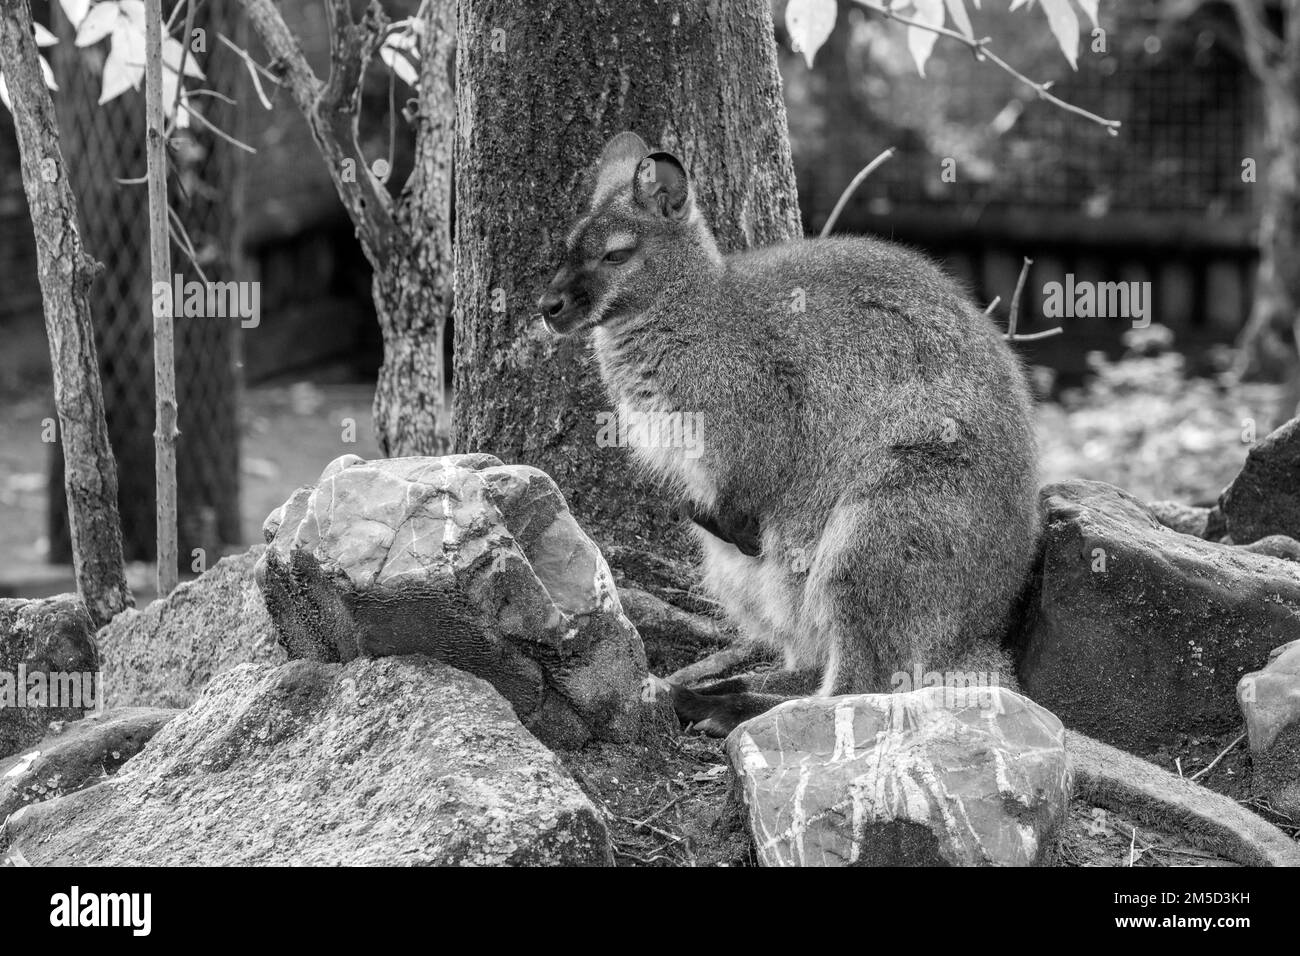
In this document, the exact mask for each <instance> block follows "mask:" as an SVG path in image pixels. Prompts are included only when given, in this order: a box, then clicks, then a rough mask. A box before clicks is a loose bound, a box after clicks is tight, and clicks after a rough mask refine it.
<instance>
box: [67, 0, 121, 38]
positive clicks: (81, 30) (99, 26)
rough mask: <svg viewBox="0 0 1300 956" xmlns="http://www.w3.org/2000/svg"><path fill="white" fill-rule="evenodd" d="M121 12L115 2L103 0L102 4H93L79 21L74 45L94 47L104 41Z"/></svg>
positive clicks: (115, 0)
mask: <svg viewBox="0 0 1300 956" xmlns="http://www.w3.org/2000/svg"><path fill="white" fill-rule="evenodd" d="M121 12H122V8H121V7H119V6H118V4H117V0H104V2H103V3H97V4H95V5H94V6H93V7H91V8H90V12H89V13H88V14H86V19H84V20H82V21H81V26H79V27H77V39H76V41H75V43H76V45H77V46H94V45H95V44H96V43H98V42H99V41H100V40H102V39H104V37H106V36H108V35H109V34H110V33H112V32H113V27H114V26H116V25H117V18H118V15H119V14H120V13H121Z"/></svg>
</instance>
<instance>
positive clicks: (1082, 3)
mask: <svg viewBox="0 0 1300 956" xmlns="http://www.w3.org/2000/svg"><path fill="white" fill-rule="evenodd" d="M1079 7H1080V9H1082V10H1083V12H1084V13H1086V14H1087V15H1088V19H1089V20H1091V21H1092V25H1093V27H1094V28H1096V27H1100V26H1101V24H1100V23H1099V22H1097V0H1079Z"/></svg>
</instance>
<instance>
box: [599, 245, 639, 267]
mask: <svg viewBox="0 0 1300 956" xmlns="http://www.w3.org/2000/svg"><path fill="white" fill-rule="evenodd" d="M634 252H636V246H627V247H626V248H623V249H610V250H609V251H608V252H606V253H605V258H604V259H603V260H602V261H603V262H608V263H609V264H610V265H613V266H616V265H619V264H620V263H623V262H627V260H629V259H631V258H632V253H634Z"/></svg>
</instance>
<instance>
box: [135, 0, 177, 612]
mask: <svg viewBox="0 0 1300 956" xmlns="http://www.w3.org/2000/svg"><path fill="white" fill-rule="evenodd" d="M144 43H145V68H144V98H145V126H146V128H145V145H146V155H147V158H148V161H149V168H148V173H149V263H150V271H151V273H152V275H153V293H154V294H153V299H152V301H153V303H154V309H153V381H154V410H155V419H154V433H153V440H154V484H155V487H156V488H157V492H158V597H160V598H164V597H166V596H167V595H168V594H170V593H171V591H172V589H173V588H175V587H176V579H177V574H178V570H177V554H176V436H177V435H178V434H179V432H178V430H177V428H176V366H175V351H174V349H175V346H174V344H173V337H172V332H173V329H172V301H173V293H172V291H171V289H172V276H171V271H172V266H171V237H170V231H169V229H168V223H167V142H166V139H165V131H166V116H165V114H164V113H163V101H162V95H163V94H162V0H146V2H145V34H144ZM163 303H165V306H164V307H161V308H160V307H159V306H162V305H163Z"/></svg>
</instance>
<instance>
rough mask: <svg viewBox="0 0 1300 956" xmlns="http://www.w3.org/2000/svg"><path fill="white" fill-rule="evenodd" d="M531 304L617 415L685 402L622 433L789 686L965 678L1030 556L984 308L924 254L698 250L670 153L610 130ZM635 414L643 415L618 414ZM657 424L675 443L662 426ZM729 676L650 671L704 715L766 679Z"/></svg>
mask: <svg viewBox="0 0 1300 956" xmlns="http://www.w3.org/2000/svg"><path fill="white" fill-rule="evenodd" d="M588 185H589V190H590V197H589V200H588V202H587V205H586V208H585V209H584V210H583V211H582V212H581V214H580V215H579V216H578V217H577V220H576V222H575V223H574V225H573V227H572V228H571V230H570V231H569V233H568V235H567V238H566V239H565V243H564V256H565V259H564V263H563V266H562V268H560V270H559V272H558V274H557V275H556V276H555V278H554V280H553V281H552V282H551V284H550V287H549V289H548V290H547V291H546V293H545V294H544V295H543V296H542V298H541V299H540V301H539V302H538V308H539V310H540V312H541V314H542V317H543V318H544V320H545V321H546V324H547V325H548V327H549V328H550V329H551V331H552V332H555V333H557V334H562V335H563V334H571V333H576V332H579V331H586V330H591V331H592V341H593V345H594V349H595V354H596V357H597V360H598V362H599V365H600V371H601V376H602V378H603V380H604V382H605V385H606V387H607V389H608V391H609V395H610V399H611V401H612V402H613V404H614V405H615V406H616V408H617V409H618V410H619V412H620V413H621V414H624V415H627V414H630V413H633V412H635V413H640V414H642V415H643V416H648V417H649V418H650V419H651V420H653V419H654V418H655V417H656V416H657V417H660V418H663V417H667V416H671V415H674V414H678V415H681V414H691V415H693V416H697V418H698V421H699V422H700V423H701V426H702V450H701V449H700V448H696V449H695V451H696V454H693V455H692V454H687V453H686V449H684V448H682V447H672V446H671V445H672V443H664V442H654V441H644V442H641V443H640V444H639V446H638V447H635V448H634V453H635V455H636V456H637V458H638V459H639V460H640V461H641V462H642V463H643V464H644V466H645V467H646V468H648V469H649V470H650V471H651V472H653V473H654V474H656V475H657V476H659V477H660V478H662V479H665V480H666V481H667V482H668V483H669V484H670V486H671V488H672V489H673V491H674V493H675V494H677V495H678V496H679V497H680V498H681V499H682V500H683V501H684V502H685V503H686V505H687V506H688V507H689V509H690V513H691V514H692V516H693V517H694V518H695V520H696V525H697V527H696V536H697V537H698V539H699V542H700V547H701V550H702V554H703V578H704V583H705V586H706V588H707V589H708V590H710V591H711V592H712V593H713V594H714V596H715V597H716V599H717V600H718V602H719V603H720V604H721V605H722V607H723V609H724V610H725V612H726V613H727V614H728V615H729V616H730V617H731V618H732V619H733V620H734V621H735V622H736V623H737V624H738V625H739V626H740V627H741V629H742V630H743V631H744V632H745V633H746V634H747V635H748V636H750V637H752V638H756V639H758V640H759V641H761V642H763V643H764V644H766V645H768V646H770V647H772V648H775V649H779V650H780V651H781V652H782V653H783V654H784V660H785V665H786V668H787V670H788V671H790V672H793V673H792V674H790V675H787V676H788V677H790V679H789V680H785V679H778V680H776V681H773V682H772V683H773V684H774V685H777V686H780V687H781V689H782V690H785V691H787V692H791V691H795V692H797V689H798V687H799V681H798V680H797V679H795V678H796V677H797V675H798V674H800V673H804V672H806V671H807V670H808V669H812V670H813V671H814V672H815V673H816V675H817V678H818V680H817V682H816V683H817V685H819V686H816V687H807V688H806V689H804V690H803V694H804V695H806V694H808V693H811V692H812V691H813V690H814V689H816V690H817V691H818V692H819V693H821V694H823V695H830V694H847V693H865V692H880V691H888V690H891V689H897V688H898V684H899V682H900V678H899V675H903V674H905V675H909V676H910V675H912V674H913V673H916V672H918V671H919V672H921V673H933V672H945V671H947V672H952V671H953V670H954V669H960V670H962V671H965V672H970V671H976V672H978V673H980V674H982V675H988V677H989V679H991V680H996V681H1000V682H1002V683H1004V684H1008V683H1009V684H1011V685H1012V686H1014V677H1013V676H1012V674H1011V673H1010V670H1009V668H1008V667H1007V661H1006V658H1005V656H1004V655H1003V653H1002V652H1001V650H1000V645H1001V642H1002V639H1003V637H1004V633H1005V631H1006V629H1007V625H1008V620H1009V617H1010V614H1011V612H1012V610H1013V607H1014V605H1015V604H1016V601H1017V598H1018V595H1019V593H1020V591H1021V589H1022V585H1023V584H1024V582H1025V580H1026V577H1027V574H1028V569H1029V566H1030V564H1031V561H1032V557H1033V553H1034V547H1035V541H1036V537H1037V522H1038V518H1037V475H1036V465H1035V447H1034V436H1033V427H1032V424H1031V401H1030V397H1029V392H1028V389H1027V387H1026V384H1025V378H1024V374H1023V371H1022V369H1021V367H1020V364H1019V362H1018V360H1017V358H1016V357H1015V355H1014V354H1013V352H1012V351H1011V349H1010V348H1009V346H1008V345H1007V344H1006V342H1005V341H1004V340H1003V337H1002V335H1001V334H1000V333H999V332H998V330H997V329H996V328H995V327H994V326H993V324H992V322H991V321H990V320H989V319H988V318H986V317H985V316H984V315H982V314H981V313H980V312H979V311H978V310H977V309H976V308H974V307H973V306H972V305H971V304H970V303H969V302H968V301H967V299H966V297H965V295H964V294H963V292H962V291H961V289H960V288H959V287H958V286H957V285H956V283H955V282H954V281H953V280H951V279H950V278H948V277H946V276H945V275H944V274H943V273H942V272H941V271H940V270H939V268H938V267H937V266H935V265H934V264H933V263H932V262H930V261H929V260H928V259H926V258H925V257H923V256H921V255H919V254H917V253H915V252H912V251H909V250H906V249H904V248H901V247H899V246H897V245H893V244H890V243H887V242H882V241H878V240H875V239H867V238H843V239H818V240H797V241H793V242H787V243H783V244H780V245H776V246H771V247H767V248H761V249H753V250H750V251H747V252H739V253H735V254H732V255H725V256H724V255H722V254H721V253H720V252H719V250H718V246H717V243H716V242H715V240H714V238H713V234H712V232H711V231H710V230H709V227H708V225H707V224H706V222H705V220H704V217H703V216H702V215H701V212H700V210H699V209H698V208H697V206H696V203H695V199H694V193H693V189H692V186H691V184H690V182H689V180H688V178H687V174H686V171H685V168H684V167H683V165H682V163H681V162H680V161H679V160H678V159H676V158H675V157H674V156H672V155H670V154H669V153H666V152H656V151H652V150H651V149H650V148H649V147H647V146H646V144H645V143H644V142H643V141H642V140H641V139H640V137H638V136H636V135H635V134H633V133H620V134H619V135H617V136H615V137H614V138H613V139H611V140H610V141H609V143H608V144H607V145H606V146H605V149H604V151H603V152H602V154H601V156H600V158H599V160H598V162H597V163H596V165H595V167H594V169H593V170H592V172H591V174H590V175H589V179H588ZM642 420H645V419H642ZM679 444H680V443H679ZM755 690H756V685H755V681H754V679H753V678H750V679H741V680H739V681H737V680H731V681H722V682H720V683H717V684H714V685H712V686H710V687H702V688H695V689H688V688H684V687H680V686H676V685H674V686H672V693H673V701H674V705H675V706H676V708H677V712H678V714H679V716H680V717H681V718H682V719H683V720H685V721H687V722H688V723H693V724H695V726H696V727H697V728H698V729H700V730H702V731H704V732H706V733H711V734H716V735H721V734H726V733H728V732H730V730H731V729H732V727H734V725H735V724H736V723H738V722H739V721H741V720H744V719H747V718H748V717H750V716H753V715H754V714H757V713H760V712H762V711H763V710H766V709H767V708H769V707H771V706H774V705H775V704H776V703H779V702H780V701H781V700H783V699H785V698H783V697H781V696H779V695H774V694H771V693H755Z"/></svg>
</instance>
